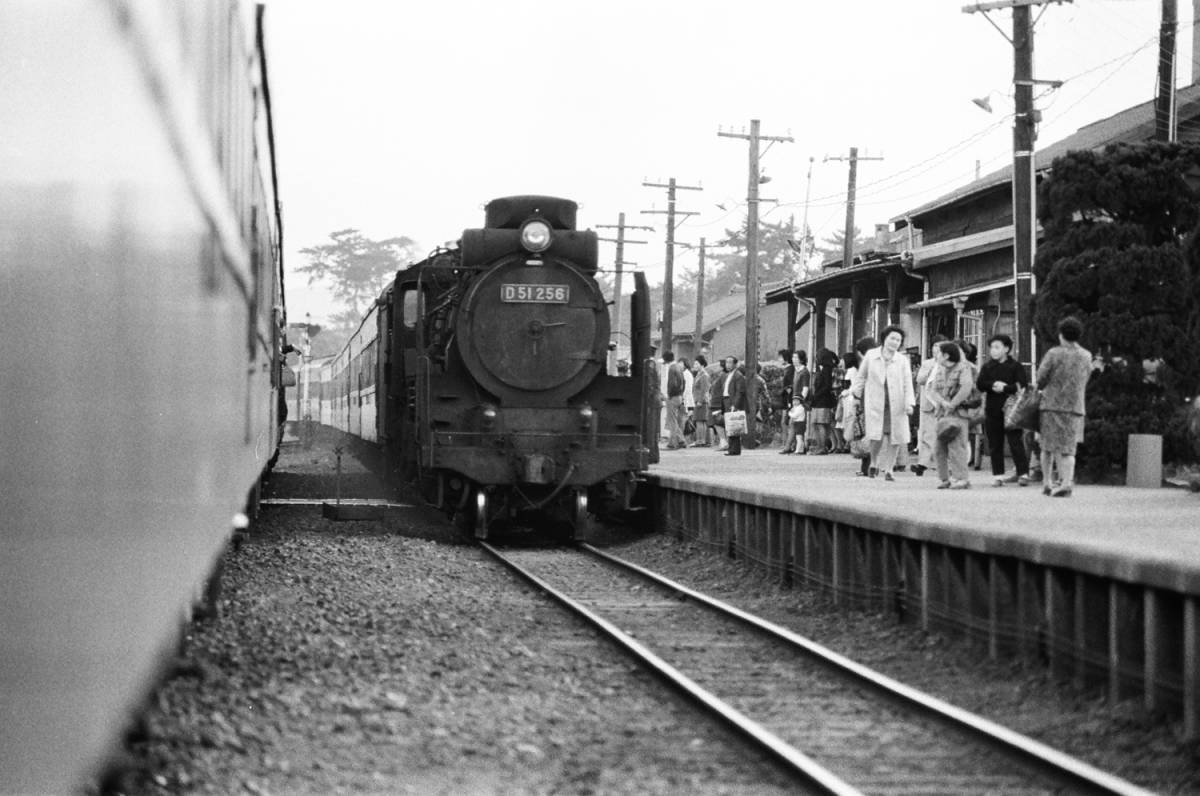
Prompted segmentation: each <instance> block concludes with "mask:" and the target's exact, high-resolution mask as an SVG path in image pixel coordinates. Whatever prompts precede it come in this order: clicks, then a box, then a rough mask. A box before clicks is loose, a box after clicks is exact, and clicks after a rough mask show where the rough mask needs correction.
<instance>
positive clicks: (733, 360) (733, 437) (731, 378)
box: [721, 357, 752, 456]
mask: <svg viewBox="0 0 1200 796" xmlns="http://www.w3.org/2000/svg"><path fill="white" fill-rule="evenodd" d="M725 370H726V371H727V373H728V375H727V376H726V377H725V385H724V388H723V395H722V404H721V406H722V409H723V410H724V412H725V413H726V414H728V413H730V412H745V411H746V373H745V370H744V369H743V368H742V366H740V365H738V359H737V357H726V358H725ZM751 422H752V420H751V418H749V417H747V418H746V428H747V429H749V428H750V423H751ZM725 436H726V439H728V440H729V450H727V451H726V452H725V455H726V456H741V455H742V435H741V434H730V433H729V431H728V429H726V434H725Z"/></svg>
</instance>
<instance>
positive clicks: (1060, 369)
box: [1037, 317, 1092, 497]
mask: <svg viewBox="0 0 1200 796" xmlns="http://www.w3.org/2000/svg"><path fill="white" fill-rule="evenodd" d="M1082 335H1083V324H1082V323H1080V322H1079V319H1077V318H1072V317H1067V318H1064V319H1063V320H1061V321H1060V322H1059V324H1058V342H1059V344H1058V345H1056V346H1054V347H1053V348H1051V349H1050V350H1049V351H1047V352H1046V356H1045V357H1043V358H1042V364H1040V365H1039V366H1038V372H1037V384H1038V389H1040V390H1041V395H1042V398H1041V404H1040V406H1039V411H1038V430H1039V431H1040V432H1041V435H1042V480H1043V484H1044V486H1043V488H1042V494H1043V495H1051V496H1053V497H1070V496H1071V492H1072V490H1073V489H1074V488H1075V447H1076V446H1077V445H1078V444H1079V443H1080V442H1083V421H1084V413H1085V411H1086V409H1085V403H1084V393H1085V392H1086V390H1087V383H1088V379H1089V378H1090V377H1091V375H1092V355H1091V353H1090V352H1089V351H1088V350H1087V349H1086V348H1084V347H1083V346H1081V345H1079V338H1080V337H1081V336H1082ZM1055 469H1057V471H1058V484H1057V485H1053V484H1052V482H1051V474H1052V473H1053V472H1054V470H1055Z"/></svg>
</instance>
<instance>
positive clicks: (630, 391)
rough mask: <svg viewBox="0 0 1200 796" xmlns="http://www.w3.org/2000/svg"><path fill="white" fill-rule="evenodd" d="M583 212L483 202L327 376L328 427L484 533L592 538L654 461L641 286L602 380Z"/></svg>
mask: <svg viewBox="0 0 1200 796" xmlns="http://www.w3.org/2000/svg"><path fill="white" fill-rule="evenodd" d="M577 210H578V205H577V204H576V203H575V202H572V201H570V200H567V199H558V198H554V197H549V196H513V197H507V198H502V199H496V200H494V201H492V202H489V203H488V204H487V206H486V208H485V223H484V227H483V228H481V229H468V230H466V231H464V232H463V235H462V238H461V240H460V241H459V242H458V244H457V246H455V247H453V248H449V249H442V250H439V251H436V252H434V253H433V254H432V255H430V256H429V257H428V258H426V259H425V260H423V261H421V262H419V263H416V264H415V265H412V266H410V267H408V268H405V269H404V270H402V271H400V272H399V273H398V274H397V275H396V279H395V281H394V282H393V283H392V284H391V285H389V286H388V287H387V289H386V290H385V291H384V292H383V294H382V296H381V297H380V298H379V300H378V301H377V302H376V306H375V308H374V309H373V310H372V311H371V314H369V315H368V317H367V318H366V319H364V322H363V326H362V327H361V328H360V330H359V332H358V333H357V334H356V335H355V336H354V338H352V339H351V340H350V342H349V343H348V344H347V347H346V349H345V350H344V351H343V352H342V355H341V356H339V357H338V358H337V359H335V360H334V361H333V362H332V363H331V364H330V366H329V369H328V371H327V372H326V373H323V375H322V385H321V398H322V421H323V422H325V423H327V424H329V425H333V426H335V427H338V428H341V429H342V430H344V431H347V432H349V433H351V434H354V435H356V436H359V437H362V438H364V439H368V440H373V441H375V442H377V443H378V444H379V445H380V447H381V448H382V449H383V451H384V453H385V460H386V461H387V467H388V469H389V471H390V472H391V473H393V474H394V476H395V478H397V479H403V480H406V481H410V482H416V483H418V484H419V485H420V487H421V489H422V491H423V493H424V494H425V495H426V497H427V499H428V500H429V501H430V502H432V503H434V504H435V505H438V506H440V507H442V508H444V509H446V510H447V512H448V513H451V514H453V515H454V516H455V517H456V518H457V521H458V522H460V524H461V525H462V526H463V527H464V528H465V529H468V530H471V531H473V533H474V534H475V536H476V537H479V538H486V537H487V535H488V532H489V528H491V527H492V526H493V524H494V523H495V522H497V521H499V520H517V521H521V522H526V521H529V520H531V519H533V518H535V517H536V518H538V519H540V520H547V519H549V520H555V521H560V522H563V521H565V522H567V523H570V527H571V528H572V529H573V533H574V534H575V535H576V536H577V537H578V536H583V535H586V533H587V529H588V527H589V523H590V517H591V515H593V514H602V513H609V512H614V511H620V510H622V509H627V508H629V507H630V503H631V500H632V498H633V494H634V491H635V488H636V484H637V479H638V474H639V473H640V472H641V471H643V470H645V469H646V467H647V466H648V465H649V464H650V463H652V462H654V461H657V458H658V448H657V438H658V433H657V424H658V406H657V404H656V400H655V392H654V387H655V379H656V377H655V374H654V369H653V366H652V365H651V359H650V355H651V347H650V328H651V327H650V318H651V312H650V304H649V291H648V289H647V286H646V281H645V278H644V276H643V275H641V274H638V273H635V274H634V275H633V276H634V290H633V292H632V295H631V296H630V307H629V317H630V320H631V324H630V325H631V334H630V341H629V345H630V367H629V372H628V374H627V375H613V374H610V373H609V372H608V368H607V360H608V356H609V348H610V345H609V341H610V337H611V330H610V321H609V310H608V306H609V302H607V301H606V300H605V297H604V294H603V292H602V291H601V289H600V286H599V284H598V283H597V281H596V269H597V238H596V234H595V233H594V232H591V231H580V230H577V229H576V224H575V222H576V212H577Z"/></svg>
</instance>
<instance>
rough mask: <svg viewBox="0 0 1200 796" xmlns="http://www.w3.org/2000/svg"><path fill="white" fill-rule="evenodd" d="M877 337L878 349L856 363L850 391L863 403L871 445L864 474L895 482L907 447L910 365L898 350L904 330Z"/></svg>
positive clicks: (886, 331)
mask: <svg viewBox="0 0 1200 796" xmlns="http://www.w3.org/2000/svg"><path fill="white" fill-rule="evenodd" d="M880 337H881V340H882V343H881V344H880V346H879V347H878V348H873V349H871V350H870V351H868V352H867V353H866V356H864V357H863V358H862V362H860V363H859V366H858V372H857V373H856V374H855V376H854V386H853V388H852V390H853V392H854V397H855V398H858V399H859V400H861V401H862V407H863V420H864V425H865V427H866V432H867V433H866V438H867V440H869V441H870V445H871V465H870V470H868V471H867V474H868V475H869V476H870V477H872V478H874V477H875V476H876V475H877V474H878V473H883V477H884V480H886V481H894V480H896V479H895V477H894V476H893V475H892V468H893V466H895V464H896V456H897V455H898V454H899V453H900V446H902V445H907V444H908V437H909V434H908V416H909V415H910V414H912V411H913V405H914V404H915V403H916V396H915V395H914V394H913V374H912V364H911V363H910V362H909V359H908V355H907V354H905V353H904V352H902V351H901V350H900V347H901V346H902V345H903V344H904V330H903V329H901V328H900V327H899V326H888V327H886V328H885V329H884V330H883V334H882V335H881V336H880Z"/></svg>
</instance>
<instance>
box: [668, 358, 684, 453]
mask: <svg viewBox="0 0 1200 796" xmlns="http://www.w3.org/2000/svg"><path fill="white" fill-rule="evenodd" d="M663 362H664V363H666V366H667V390H666V393H667V450H669V451H670V450H677V449H679V448H682V447H683V446H684V442H683V388H684V384H685V381H684V378H683V365H682V364H681V363H679V362H676V361H675V354H674V353H673V352H671V351H666V352H664V353H663Z"/></svg>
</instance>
